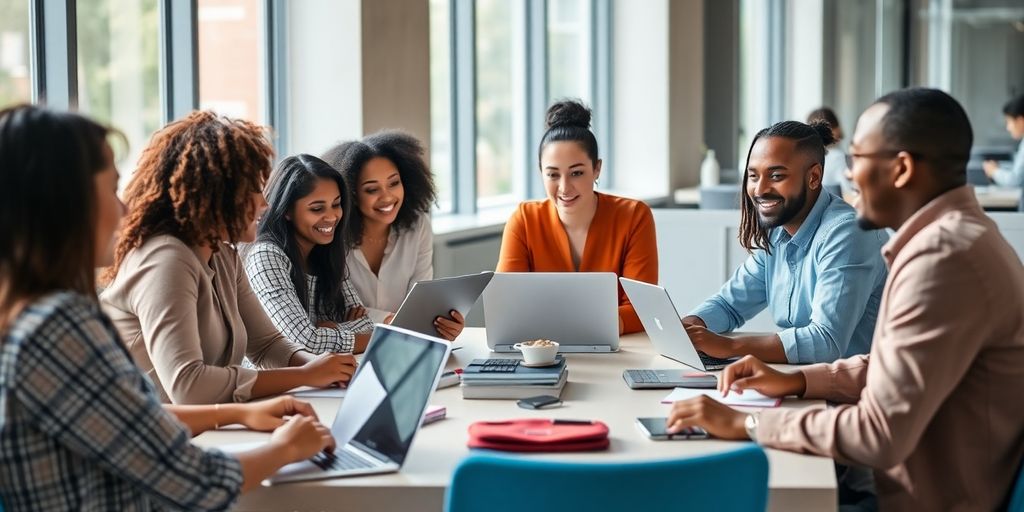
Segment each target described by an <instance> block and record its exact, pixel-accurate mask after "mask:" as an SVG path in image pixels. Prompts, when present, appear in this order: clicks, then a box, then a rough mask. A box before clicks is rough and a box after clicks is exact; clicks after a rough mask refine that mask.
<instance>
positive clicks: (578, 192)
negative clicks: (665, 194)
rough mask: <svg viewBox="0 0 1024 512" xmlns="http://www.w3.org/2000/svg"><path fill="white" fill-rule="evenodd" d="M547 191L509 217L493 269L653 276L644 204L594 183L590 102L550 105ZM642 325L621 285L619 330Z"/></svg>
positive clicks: (650, 221) (596, 162)
mask: <svg viewBox="0 0 1024 512" xmlns="http://www.w3.org/2000/svg"><path fill="white" fill-rule="evenodd" d="M540 170H541V173H542V175H543V181H544V190H545V191H546V192H547V196H548V198H547V199H545V200H542V201H525V202H523V203H521V204H520V205H519V208H518V209H517V210H516V211H515V213H513V214H512V217H511V218H509V220H508V223H507V224H506V225H505V234H504V236H503V237H502V241H501V256H500V258H499V260H498V272H615V274H616V275H618V276H620V277H628V278H630V279H636V280H638V281H645V282H648V283H653V284H657V282H658V246H657V242H656V239H655V234H654V217H653V216H652V215H651V209H650V208H648V207H647V205H646V204H644V203H642V202H640V201H635V200H633V199H626V198H624V197H618V196H613V195H608V194H602V193H599V192H596V191H595V190H594V186H595V185H596V184H597V179H598V178H599V177H600V175H601V160H600V159H599V158H598V157H597V139H596V138H595V137H594V134H593V133H592V132H591V131H590V109H589V108H587V107H586V106H585V105H583V104H582V103H579V102H576V101H562V102H559V103H555V104H554V105H552V106H551V108H549V109H548V113H547V131H546V132H545V133H544V137H543V138H542V139H541V142H540ZM641 330H643V326H642V325H641V324H640V319H639V318H638V317H637V316H636V312H635V311H633V305H632V304H630V303H629V299H628V298H627V297H626V294H625V292H623V290H622V287H621V286H620V287H619V333H620V334H628V333H631V332H639V331H641Z"/></svg>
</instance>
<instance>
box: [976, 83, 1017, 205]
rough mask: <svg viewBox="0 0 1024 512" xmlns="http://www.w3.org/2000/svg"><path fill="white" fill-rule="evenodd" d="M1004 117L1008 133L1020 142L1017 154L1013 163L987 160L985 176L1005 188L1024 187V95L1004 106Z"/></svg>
mask: <svg viewBox="0 0 1024 512" xmlns="http://www.w3.org/2000/svg"><path fill="white" fill-rule="evenodd" d="M1003 116H1004V117H1005V118H1006V131H1008V132H1010V136H1011V137H1013V140H1019V141H1020V145H1018V146H1017V153H1015V154H1014V156H1013V162H1005V163H1002V164H1000V163H999V162H996V161H994V160H986V161H985V164H984V168H985V175H986V176H988V177H989V179H991V180H992V181H993V182H995V184H996V185H999V186H1003V187H1024V94H1021V95H1020V96H1017V97H1016V98H1014V99H1012V100H1010V101H1008V102H1006V105H1003Z"/></svg>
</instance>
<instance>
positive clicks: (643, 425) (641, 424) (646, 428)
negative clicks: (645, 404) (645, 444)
mask: <svg viewBox="0 0 1024 512" xmlns="http://www.w3.org/2000/svg"><path fill="white" fill-rule="evenodd" d="M666 421H668V418H664V417H662V418H637V419H636V426H637V428H639V429H640V431H641V432H643V433H644V434H645V435H647V437H649V438H651V439H654V440H656V441H666V440H669V439H707V438H708V437H709V436H708V433H707V431H706V430H704V429H702V428H700V427H689V428H686V429H683V430H682V431H681V432H676V433H675V434H669V433H668V431H667V430H666V428H665V422H666Z"/></svg>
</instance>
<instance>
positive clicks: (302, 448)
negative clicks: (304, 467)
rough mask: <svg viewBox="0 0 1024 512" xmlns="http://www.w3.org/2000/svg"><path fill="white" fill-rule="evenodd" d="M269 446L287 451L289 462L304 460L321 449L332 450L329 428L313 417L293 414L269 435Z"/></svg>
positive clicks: (332, 443) (332, 444)
mask: <svg viewBox="0 0 1024 512" xmlns="http://www.w3.org/2000/svg"><path fill="white" fill-rule="evenodd" d="M269 444H270V445H271V446H273V447H274V448H277V449H281V450H283V451H284V452H285V453H287V459H288V461H289V462H298V461H300V460H306V459H308V458H310V457H312V456H314V455H316V454H318V453H320V452H321V451H326V452H333V451H334V448H335V443H334V437H333V436H332V435H331V430H330V429H329V428H327V427H325V426H323V425H322V424H320V422H319V421H317V419H316V418H315V417H312V416H302V415H295V416H292V417H291V418H290V419H289V420H288V421H287V422H286V423H285V424H284V425H282V426H281V427H280V428H278V429H277V430H275V431H274V434H273V435H271V436H270V443H269Z"/></svg>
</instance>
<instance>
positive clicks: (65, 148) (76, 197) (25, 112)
mask: <svg viewBox="0 0 1024 512" xmlns="http://www.w3.org/2000/svg"><path fill="white" fill-rule="evenodd" d="M110 133H111V130H110V129H108V128H106V127H104V126H102V125H100V124H98V123H96V122H94V121H91V120H89V119H87V118H85V117H82V116H80V115H78V114H73V113H66V112H53V111H50V110H47V109H45V108H40V107H35V106H28V105H23V106H16V107H12V108H7V109H4V110H2V111H0V219H2V220H0V329H4V328H5V326H6V324H7V322H8V321H10V320H11V317H10V315H11V314H12V313H13V311H12V309H13V307H14V306H15V304H17V303H18V302H20V301H22V300H25V299H32V298H35V297H39V296H41V295H44V294H46V293H50V292H53V291H57V290H74V291H76V292H78V293H81V294H83V295H86V296H91V297H95V296H96V286H95V281H96V280H95V263H96V262H95V261H94V259H95V252H96V251H95V245H96V232H95V225H96V215H97V212H96V204H95V188H96V186H95V182H94V179H93V177H94V176H95V175H96V174H97V173H99V172H100V171H102V170H103V169H105V168H106V166H107V165H109V164H110V162H109V161H108V156H107V154H106V147H107V136H108V135H109V134H110Z"/></svg>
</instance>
